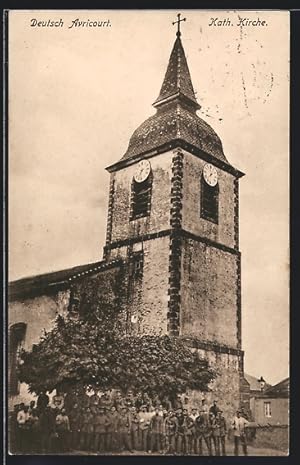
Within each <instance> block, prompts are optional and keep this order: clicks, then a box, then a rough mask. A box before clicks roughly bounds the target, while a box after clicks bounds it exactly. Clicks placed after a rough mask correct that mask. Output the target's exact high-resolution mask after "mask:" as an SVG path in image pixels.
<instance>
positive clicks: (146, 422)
mask: <svg viewBox="0 0 300 465" xmlns="http://www.w3.org/2000/svg"><path fill="white" fill-rule="evenodd" d="M139 418H140V443H141V448H142V450H143V451H145V452H148V450H149V449H150V445H149V444H148V442H149V428H150V420H151V418H152V414H151V413H150V412H147V406H146V405H142V406H141V410H140V412H139Z"/></svg>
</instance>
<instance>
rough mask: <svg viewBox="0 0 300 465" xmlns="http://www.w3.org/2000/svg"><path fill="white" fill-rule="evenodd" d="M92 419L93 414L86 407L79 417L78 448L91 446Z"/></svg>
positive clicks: (85, 448) (87, 448)
mask: <svg viewBox="0 0 300 465" xmlns="http://www.w3.org/2000/svg"><path fill="white" fill-rule="evenodd" d="M93 419H94V416H93V414H92V412H91V411H90V409H89V408H88V409H87V411H85V412H84V413H83V414H82V418H81V434H80V448H82V449H84V450H91V448H92V441H93V433H94V424H93Z"/></svg>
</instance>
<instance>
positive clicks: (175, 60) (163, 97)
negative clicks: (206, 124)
mask: <svg viewBox="0 0 300 465" xmlns="http://www.w3.org/2000/svg"><path fill="white" fill-rule="evenodd" d="M176 35H177V37H176V40H175V43H174V47H173V50H172V52H171V56H170V59H169V64H168V67H167V71H166V74H165V78H164V81H163V84H162V86H161V89H160V93H159V96H158V98H157V99H156V100H155V102H154V104H153V106H154V107H156V108H157V107H160V106H161V105H163V104H164V103H167V102H170V101H171V100H175V99H177V100H184V101H185V102H186V103H187V104H189V106H190V107H191V109H193V110H198V109H200V108H201V107H200V105H199V104H198V102H197V100H196V96H195V92H194V88H193V84H192V80H191V75H190V72H189V68H188V64H187V61H186V57H185V53H184V50H183V46H182V43H181V39H180V35H181V33H180V31H177V33H176Z"/></svg>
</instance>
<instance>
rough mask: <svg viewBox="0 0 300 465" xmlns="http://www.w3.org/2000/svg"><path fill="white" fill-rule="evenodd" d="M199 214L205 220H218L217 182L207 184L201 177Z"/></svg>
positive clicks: (214, 221) (215, 221)
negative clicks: (211, 184) (210, 184)
mask: <svg viewBox="0 0 300 465" xmlns="http://www.w3.org/2000/svg"><path fill="white" fill-rule="evenodd" d="M200 190H201V194H200V204H201V207H200V216H201V218H204V219H205V220H208V221H212V222H213V223H218V221H219V184H218V183H217V184H216V185H215V186H209V185H208V184H207V183H206V182H205V179H204V177H203V176H202V177H201V188H200Z"/></svg>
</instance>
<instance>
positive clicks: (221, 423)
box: [217, 410, 227, 457]
mask: <svg viewBox="0 0 300 465" xmlns="http://www.w3.org/2000/svg"><path fill="white" fill-rule="evenodd" d="M217 422H218V424H219V428H220V446H221V455H223V456H224V457H225V455H226V434H227V425H226V420H225V418H224V416H223V411H222V410H219V412H218V415H217Z"/></svg>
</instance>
